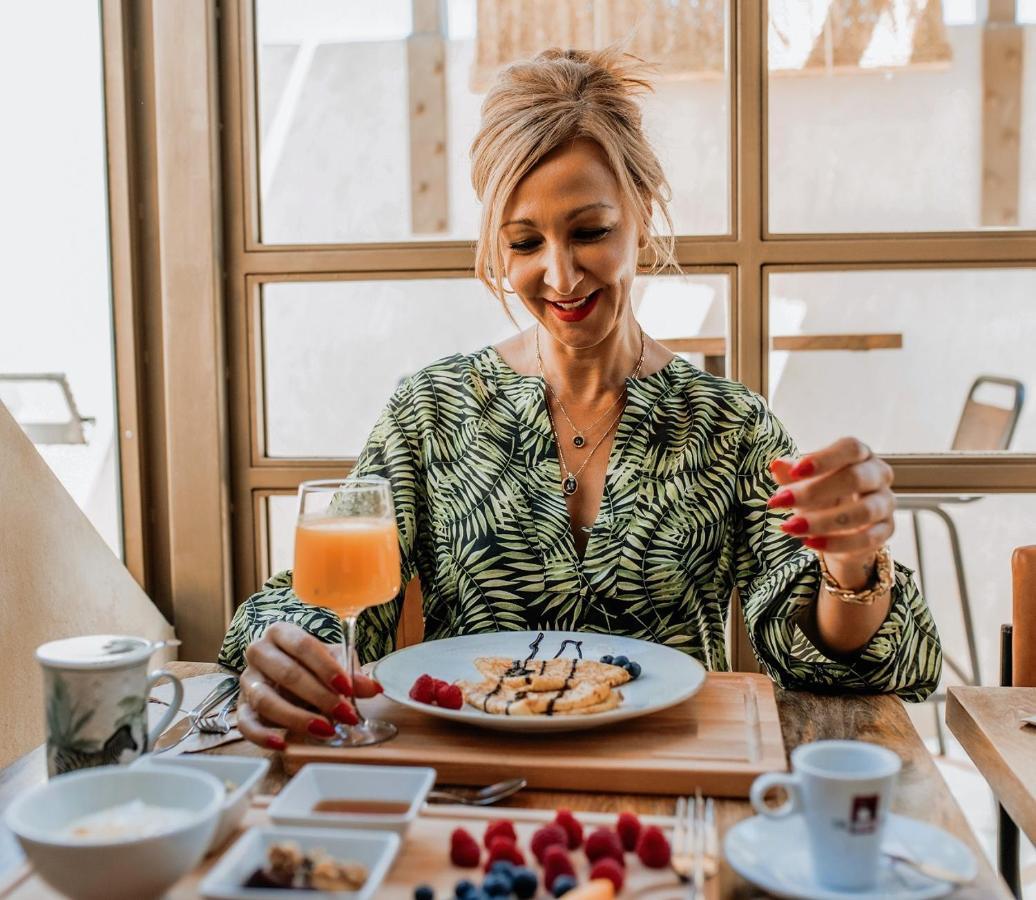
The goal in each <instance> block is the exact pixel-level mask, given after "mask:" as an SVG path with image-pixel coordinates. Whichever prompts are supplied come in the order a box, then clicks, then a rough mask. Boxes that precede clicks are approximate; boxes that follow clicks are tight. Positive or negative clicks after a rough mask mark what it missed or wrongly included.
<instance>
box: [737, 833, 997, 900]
mask: <svg viewBox="0 0 1036 900" xmlns="http://www.w3.org/2000/svg"><path fill="white" fill-rule="evenodd" d="M882 843H884V844H887V845H891V846H893V847H894V848H895V849H896V850H899V849H900V848H903V849H904V850H905V851H906V852H907V853H908V854H909V855H910V856H912V857H913V858H914V859H918V860H924V861H925V862H931V863H935V864H936V865H938V866H940V867H941V868H944V869H949V870H950V871H951V872H956V873H958V874H959V875H961V876H962V877H964V878H975V877H976V875H977V874H978V865H977V864H976V862H975V857H974V856H973V855H972V853H971V851H970V850H969V849H968V848H967V847H966V846H965V845H964V844H962V843H961V842H960V841H958V840H957V839H956V838H955V837H954V836H953V835H951V834H947V833H946V832H945V831H943V830H942V829H941V828H936V827H935V826H934V825H929V824H927V823H925V822H918V821H917V820H916V819H909V818H907V817H906V816H897V815H895V814H894V813H893V814H890V815H889V817H888V822H887V824H886V826H885V836H884V839H883V841H882ZM723 849H724V852H725V854H726V857H727V862H729V863H730V866H731V868H732V869H733V870H734V871H735V872H737V873H738V874H739V875H740V876H741V877H742V878H745V879H747V880H748V881H751V882H752V883H753V884H755V885H758V886H759V887H761V888H763V889H764V890H767V891H769V892H770V893H771V894H773V895H775V896H777V897H796V898H801V900H930V898H933V897H945V896H946V895H947V894H949V893H950V892H951V891H952V890H953V888H952V886H951V885H948V884H946V883H945V882H943V881H935V880H933V879H931V878H926V877H925V876H924V875H921V874H920V873H918V872H915V871H913V870H912V869H909V868H907V867H906V866H904V865H901V864H897V863H894V862H892V861H891V860H889V858H888V857H886V856H882V857H881V858H880V862H879V864H878V867H879V870H880V871H879V873H878V883H877V885H876V886H875V887H874V889H873V890H870V891H840V890H834V889H832V888H825V887H823V886H822V885H820V884H818V883H817V881H816V879H815V878H814V876H813V865H812V862H811V861H810V856H809V840H808V837H807V834H806V823H805V821H804V820H803V818H802V816H801V815H791V816H787V817H786V818H782V819H768V818H765V817H763V816H754V817H753V818H751V819H744V820H742V821H741V822H738V823H737V825H735V826H734V827H733V828H731V829H730V831H728V832H727V836H726V840H725V841H724V842H723Z"/></svg>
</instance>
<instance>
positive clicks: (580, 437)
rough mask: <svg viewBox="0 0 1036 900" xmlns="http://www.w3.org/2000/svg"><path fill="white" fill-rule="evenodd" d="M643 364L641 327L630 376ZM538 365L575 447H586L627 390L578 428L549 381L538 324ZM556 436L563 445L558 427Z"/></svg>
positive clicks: (632, 376) (555, 432) (642, 330)
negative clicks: (637, 355)
mask: <svg viewBox="0 0 1036 900" xmlns="http://www.w3.org/2000/svg"><path fill="white" fill-rule="evenodd" d="M643 365H644V329H643V328H641V329H640V359H638V360H637V364H636V366H634V367H633V372H632V374H631V375H630V378H636V377H637V376H638V375H640V369H641V367H642V366H643ZM536 366H537V368H538V369H539V370H540V378H542V379H543V383H544V384H545V385H546V386H547V390H548V391H550V396H551V397H553V398H554V402H555V403H557V405H558V409H560V410H561V414H562V415H563V416H564V417H565V421H567V422H568V424H569V427H571V429H572V431H573V432H574V434H573V437H572V445H573V446H575V447H584V446H586V437H585V435H587V434H593V430H594V429H595V428H596V427H597V426H598V425H599V424H600V423H601V422H603V421H604V419H605V417H606V416H607V415H608V413H610V412H611V411H612V410H613V409H614V408H615V405H616V404H617V403H618V402H619V401H620V400H622V398H623V397H624V396H625V395H626V392H625V390H622V391H620V392H619V396H618V397H616V398H615V400H614V401H613V402H612V404H611V406H609V407H608V408H607V409H606V410H605V411H604V412H603V413H601V415H599V416H598V417H597V418H596V419H594V420H593V422H591V423H590V424H589V425H587V426H586V428H577V427H576V423H575V422H573V421H572V417H571V416H570V415H569V414H568V410H567V409H565V404H564V403H562V402H561V398H560V397H559V396H558V395H557V392H556V391H555V390H554V388H552V387H551V386H550V382H549V381H547V376H546V375H545V374H544V372H543V357H541V356H540V326H539V325H537V326H536ZM548 408H549V404H548ZM552 422H553V420H552ZM607 433H608V432H607V431H605V434H607ZM554 437H555V438H557V441H558V445H559V446H560V445H561V438H560V437H558V433H557V430H556V429H555V431H554ZM573 493H574V492H573Z"/></svg>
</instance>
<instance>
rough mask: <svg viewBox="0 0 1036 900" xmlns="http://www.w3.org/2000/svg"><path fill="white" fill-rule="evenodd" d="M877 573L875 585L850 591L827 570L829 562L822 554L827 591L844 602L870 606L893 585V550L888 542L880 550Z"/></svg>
mask: <svg viewBox="0 0 1036 900" xmlns="http://www.w3.org/2000/svg"><path fill="white" fill-rule="evenodd" d="M875 574H876V575H877V578H878V581H877V584H875V585H874V587H871V588H867V590H865V591H849V590H846V589H845V588H844V587H842V586H841V585H840V584H839V583H838V582H837V581H835V579H834V578H833V577H832V575H831V573H830V572H829V571H828V570H827V563H826V562H824V557H823V554H821V555H820V575H821V578H822V579H823V582H824V587H825V588H827V592H828V593H829V594H831V595H832V596H834V597H837V598H838V599H839V600H841V601H842V602H843V603H856V604H859V605H860V606H870V605H871V604H872V603H874V601H875V600H877V599H878V598H879V597H881V596H882V595H884V594H885V592H886V591H888V590H889V589H890V588H891V587H892V551H891V550H889V548H888V545H887V544H886V545H885V546H884V547H882V548H881V549H880V550H879V551H878V557H877V560H876V565H875Z"/></svg>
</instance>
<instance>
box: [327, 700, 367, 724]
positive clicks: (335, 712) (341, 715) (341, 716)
mask: <svg viewBox="0 0 1036 900" xmlns="http://www.w3.org/2000/svg"><path fill="white" fill-rule="evenodd" d="M331 715H332V716H334V718H335V721H337V722H342V723H344V724H346V725H355V724H356V723H357V722H359V721H360V719H359V717H358V716H357V715H356V711H355V710H354V709H353V708H352V707H351V706H350V705H349V704H348V703H345V702H344V701H343V702H342V703H339V704H338V706H336V707H335V708H334V709H332V710H331ZM318 721H323V720H318Z"/></svg>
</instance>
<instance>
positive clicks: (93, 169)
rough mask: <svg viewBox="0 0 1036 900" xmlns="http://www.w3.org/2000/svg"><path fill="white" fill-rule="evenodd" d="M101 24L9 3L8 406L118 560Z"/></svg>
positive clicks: (1, 387)
mask: <svg viewBox="0 0 1036 900" xmlns="http://www.w3.org/2000/svg"><path fill="white" fill-rule="evenodd" d="M100 24H101V23H100V16H99V4H97V3H68V4H63V5H62V8H61V14H60V15H55V14H54V9H53V8H52V7H51V6H50V5H49V4H41V3H6V4H0V34H6V35H9V36H14V35H19V36H21V37H20V38H19V39H18V40H13V39H10V40H7V41H5V42H4V52H3V54H0V83H3V84H4V86H5V89H4V92H3V117H4V120H5V121H7V122H10V123H15V122H17V123H18V127H17V130H13V129H9V130H8V137H7V139H6V140H3V141H0V198H2V200H0V246H2V247H3V253H4V261H5V265H4V267H3V271H4V289H3V291H2V292H0V402H2V403H3V404H4V405H5V406H6V407H7V408H8V409H9V411H10V412H11V414H12V415H13V416H14V418H15V419H16V420H17V421H18V422H19V423H20V424H21V425H22V427H23V429H24V430H25V431H26V433H27V434H28V435H29V437H30V438H31V439H32V440H33V441H34V442H35V443H36V447H37V449H38V450H39V452H40V455H41V456H42V457H43V458H44V459H45V460H46V461H47V464H48V465H49V466H50V467H51V469H53V471H54V474H55V475H56V476H57V477H58V479H59V480H60V481H61V483H62V484H63V485H64V487H65V489H66V490H67V491H68V492H69V494H71V496H72V497H73V499H74V500H75V501H76V502H77V503H78V504H79V506H80V507H81V508H82V510H83V512H84V513H85V514H86V516H87V518H89V519H90V521H91V522H92V523H93V525H94V527H95V528H96V529H97V531H98V532H99V533H100V534H101V536H102V537H103V538H104V539H105V541H106V542H107V543H108V545H109V546H110V547H111V549H112V551H113V552H114V553H116V554H117V555H119V556H120V557H121V555H122V534H121V520H122V516H121V496H120V484H119V471H118V469H119V459H118V452H119V446H118V441H117V437H118V432H117V423H116V419H115V379H114V371H113V358H112V356H113V345H112V308H111V298H110V279H109V268H108V220H107V211H108V205H107V194H106V189H107V184H106V172H105V167H106V160H105V135H104V124H105V121H104V92H103V87H104V81H103V78H102V68H101V67H102V54H101V29H100ZM12 376H17V377H12Z"/></svg>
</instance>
